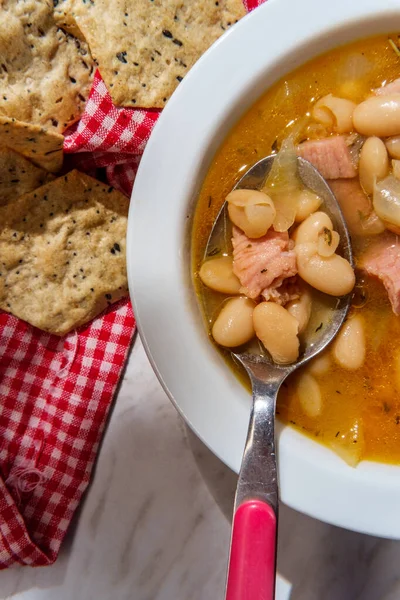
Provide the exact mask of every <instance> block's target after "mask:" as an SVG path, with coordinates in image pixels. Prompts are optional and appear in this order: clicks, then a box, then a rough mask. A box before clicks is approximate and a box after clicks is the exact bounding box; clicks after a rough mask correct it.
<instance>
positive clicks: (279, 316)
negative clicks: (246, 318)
mask: <svg viewBox="0 0 400 600" xmlns="http://www.w3.org/2000/svg"><path fill="white" fill-rule="evenodd" d="M253 323H254V329H255V332H256V336H257V337H258V339H259V340H260V341H261V342H262V343H263V344H264V346H265V348H266V349H267V350H268V352H269V353H270V354H271V356H272V359H273V360H274V361H275V362H276V363H278V364H289V363H292V362H294V361H295V360H296V359H297V357H298V356H299V338H298V336H297V333H298V330H299V324H298V321H297V319H295V317H293V316H292V315H291V314H290V313H289V312H288V311H287V310H286V309H285V308H283V306H280V305H279V304H276V303H275V302H261V303H260V304H258V305H257V306H256V307H255V309H254V312H253Z"/></svg>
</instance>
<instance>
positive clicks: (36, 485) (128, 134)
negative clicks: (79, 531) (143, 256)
mask: <svg viewBox="0 0 400 600" xmlns="http://www.w3.org/2000/svg"><path fill="white" fill-rule="evenodd" d="M262 1H263V0H247V2H246V1H245V5H246V7H247V9H248V10H251V9H253V8H255V7H256V6H258V4H261V3H262ZM158 116H159V111H157V110H135V109H124V108H116V107H114V106H113V104H112V102H111V97H110V95H109V94H108V92H107V89H106V87H105V85H104V82H103V81H102V79H101V76H100V74H99V72H96V74H95V77H94V82H93V86H92V90H91V92H90V96H89V99H88V102H87V105H86V109H85V112H84V114H83V115H82V118H81V120H80V121H79V122H78V123H77V124H76V125H75V126H74V127H72V128H70V130H69V131H68V132H67V133H66V139H65V146H64V148H65V152H66V154H69V155H70V156H69V157H67V161H68V160H70V161H71V162H72V164H73V166H76V167H77V168H80V169H81V170H84V171H86V172H90V171H93V170H95V169H96V168H98V167H105V168H106V174H107V178H108V180H109V183H110V184H111V185H113V186H115V187H116V188H118V189H120V190H121V191H122V192H124V193H125V194H126V195H128V196H129V195H130V192H131V189H132V184H133V181H134V177H135V174H136V171H137V166H138V164H139V160H140V157H141V155H142V153H143V150H144V147H145V145H146V142H147V140H148V138H149V135H150V133H151V130H152V128H153V126H154V123H155V122H156V120H157V118H158ZM134 331H135V319H134V316H133V313H132V307H131V304H130V302H129V300H128V299H126V300H123V301H121V302H119V303H118V304H116V305H114V306H112V307H110V309H108V310H107V311H106V312H105V313H104V314H103V315H100V316H99V317H98V318H96V319H95V320H94V321H92V322H91V323H90V324H89V325H87V326H85V327H83V328H81V329H80V330H79V331H77V332H73V333H71V334H69V335H67V336H66V337H64V338H59V337H57V336H53V335H48V334H45V333H43V332H41V331H39V330H38V329H35V328H34V327H31V326H30V325H28V324H27V323H24V322H23V321H20V320H19V319H17V318H15V317H13V316H11V315H9V314H7V313H4V312H1V311H0V569H2V568H6V567H9V566H12V565H31V566H40V565H49V564H51V563H52V562H54V560H55V559H56V558H57V554H58V551H59V549H60V545H61V542H62V540H63V538H64V535H65V533H66V531H67V528H68V525H69V523H70V521H71V519H72V516H73V514H74V511H75V509H76V507H77V506H78V503H79V501H80V499H81V497H82V494H83V492H84V491H85V489H86V487H87V485H88V483H89V480H90V475H91V472H92V469H93V464H94V461H95V458H96V453H97V451H98V448H99V443H100V440H101V437H102V434H103V431H104V427H105V423H106V420H107V415H108V412H109V410H110V407H111V404H112V400H113V397H114V394H115V391H116V388H117V384H118V380H119V378H120V375H121V373H122V370H123V367H124V364H125V361H126V358H127V355H128V350H129V347H130V344H131V341H132V338H133V334H134Z"/></svg>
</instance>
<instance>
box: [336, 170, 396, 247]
mask: <svg viewBox="0 0 400 600" xmlns="http://www.w3.org/2000/svg"><path fill="white" fill-rule="evenodd" d="M328 184H329V187H330V188H331V190H332V192H333V193H334V194H335V197H336V200H337V201H338V202H339V204H340V208H341V209H342V212H343V215H344V218H345V220H346V223H347V227H348V228H349V231H350V234H352V235H374V234H377V233H381V232H382V231H383V229H384V226H383V224H382V222H381V221H380V219H379V218H378V216H377V215H376V214H375V212H374V210H373V208H372V203H371V201H370V199H369V198H368V196H366V195H365V193H364V191H363V189H362V187H361V185H360V182H359V180H358V178H354V179H333V180H331V181H328Z"/></svg>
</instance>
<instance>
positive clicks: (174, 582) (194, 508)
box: [0, 338, 400, 600]
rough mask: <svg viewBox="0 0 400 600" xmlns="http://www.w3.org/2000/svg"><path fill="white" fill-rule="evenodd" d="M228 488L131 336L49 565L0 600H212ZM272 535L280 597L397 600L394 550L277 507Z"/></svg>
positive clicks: (228, 477) (219, 591) (6, 583)
mask: <svg viewBox="0 0 400 600" xmlns="http://www.w3.org/2000/svg"><path fill="white" fill-rule="evenodd" d="M234 486H235V476H234V475H233V473H232V472H230V471H229V470H228V469H227V468H226V467H224V466H223V465H222V464H221V463H220V462H219V461H218V460H217V459H216V458H214V457H213V456H212V455H211V453H210V452H209V451H208V450H207V449H206V448H205V447H204V446H203V445H202V444H201V443H200V442H199V441H198V440H197V439H196V438H195V436H194V435H193V434H192V433H191V432H188V430H187V429H186V427H185V425H184V424H183V423H182V421H181V420H180V418H179V417H178V415H177V413H176V412H175V409H174V408H173V406H172V405H171V404H170V402H169V401H168V399H167V397H166V396H165V394H164V392H163V390H162V389H161V387H160V385H159V383H158V381H157V380H156V378H155V376H154V375H153V373H152V370H151V367H150V365H149V363H148V361H147V358H146V357H145V355H144V352H143V349H142V346H141V343H140V340H139V339H138V338H137V339H136V341H135V344H134V347H133V350H132V354H131V357H130V361H129V365H128V368H127V370H126V373H125V377H124V381H123V384H122V386H121V389H120V392H119V395H118V399H117V402H116V404H115V407H114V411H113V414H112V417H111V420H110V423H109V427H108V429H107V433H106V435H105V439H104V443H103V445H102V449H101V452H100V457H99V461H98V464H97V469H96V473H95V477H94V480H93V483H92V485H91V487H90V489H89V492H88V494H87V496H86V498H85V501H84V503H83V505H82V507H81V510H80V511H79V514H78V515H76V518H75V519H74V522H73V525H72V527H71V530H70V531H69V533H68V536H67V539H66V541H65V543H64V545H63V547H62V551H61V553H60V556H59V558H58V560H57V562H56V563H55V564H54V565H53V566H51V567H45V568H40V569H29V568H27V567H23V568H19V569H11V570H8V571H3V572H1V573H0V600H6V599H11V598H12V599H13V600H125V599H126V600H128V599H129V600H218V599H221V600H223V595H224V594H223V590H224V580H225V569H226V561H227V551H228V542H229V533H230V525H229V521H228V518H227V516H229V514H230V511H231V505H232V499H233V490H234ZM279 534H280V540H279V559H278V567H279V572H280V574H281V575H282V576H283V577H284V578H285V580H287V581H288V582H290V583H291V584H292V592H291V600H399V599H400V570H399V564H400V543H398V542H393V541H386V540H379V539H377V538H371V537H367V536H363V535H360V534H356V533H352V532H348V531H344V530H340V529H337V528H335V527H331V526H329V525H326V524H323V523H320V522H318V521H315V520H313V519H310V518H308V517H305V516H304V515H300V514H298V513H295V512H294V511H292V510H291V509H289V508H287V507H282V508H281V512H280V532H279ZM281 584H282V586H283V587H287V586H285V583H284V582H283V583H282V582H281ZM278 595H279V600H281V599H282V598H284V597H285V596H287V594H283V593H281V592H280V593H279V594H278Z"/></svg>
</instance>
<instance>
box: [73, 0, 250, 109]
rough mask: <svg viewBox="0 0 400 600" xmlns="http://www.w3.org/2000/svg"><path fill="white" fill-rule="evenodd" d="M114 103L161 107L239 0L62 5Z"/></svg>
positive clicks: (237, 9)
mask: <svg viewBox="0 0 400 600" xmlns="http://www.w3.org/2000/svg"><path fill="white" fill-rule="evenodd" d="M68 2H69V4H70V5H71V4H72V6H73V9H72V12H71V16H72V17H74V18H75V21H76V23H77V26H78V27H79V30H80V31H81V32H82V34H83V35H84V36H85V39H86V40H87V42H88V44H89V47H90V50H91V52H92V55H93V58H94V59H96V60H97V61H98V64H99V69H100V72H101V75H102V77H103V79H104V80H105V82H106V84H107V87H108V88H109V90H110V93H111V96H112V99H113V101H114V103H115V104H117V105H122V106H136V107H150V108H151V107H160V108H162V107H163V106H164V105H165V103H166V101H167V99H168V98H169V97H170V95H171V94H172V92H173V91H174V90H175V88H176V87H177V85H178V83H179V82H180V81H181V80H182V78H183V77H184V76H185V75H186V73H187V72H188V71H189V69H190V67H191V66H192V65H193V64H194V63H195V61H196V60H197V59H198V58H199V57H200V56H201V54H203V52H204V51H205V50H207V48H208V47H209V46H211V44H212V43H213V42H214V41H215V40H216V39H217V38H218V37H220V35H222V34H223V33H224V31H226V30H227V29H229V27H230V26H231V25H233V24H234V23H235V22H236V21H237V20H238V19H240V18H241V17H242V16H243V15H244V14H245V9H244V6H243V2H242V0H219V1H218V2H216V1H215V0H201V2H196V1H195V0H153V1H152V2H150V1H149V0H95V1H87V2H86V1H84V0H72V1H71V0H68Z"/></svg>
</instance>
